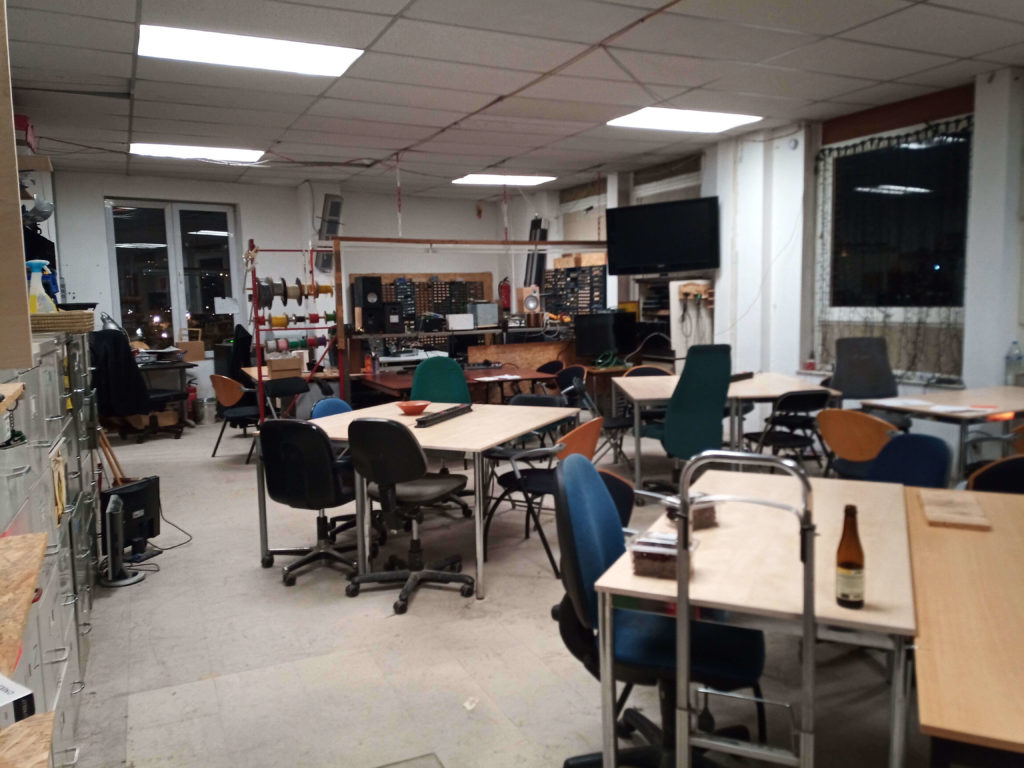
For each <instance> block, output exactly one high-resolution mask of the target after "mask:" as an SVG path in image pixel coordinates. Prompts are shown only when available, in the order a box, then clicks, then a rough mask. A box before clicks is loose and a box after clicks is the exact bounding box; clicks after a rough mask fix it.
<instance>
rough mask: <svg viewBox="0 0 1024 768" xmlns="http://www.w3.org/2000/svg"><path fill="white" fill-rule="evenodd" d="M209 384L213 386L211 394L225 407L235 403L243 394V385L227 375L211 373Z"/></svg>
mask: <svg viewBox="0 0 1024 768" xmlns="http://www.w3.org/2000/svg"><path fill="white" fill-rule="evenodd" d="M210 384H211V385H212V386H213V394H215V395H216V396H217V402H218V403H220V404H221V405H223V406H224V407H225V408H230V407H231V406H233V405H235V404H236V403H237V402H238V401H239V400H241V399H242V396H243V395H244V394H245V387H243V386H242V384H241V383H240V382H237V381H235V380H234V379H229V378H228V377H227V376H221V375H220V374H216V373H211V374H210Z"/></svg>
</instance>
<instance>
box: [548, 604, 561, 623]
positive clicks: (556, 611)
mask: <svg viewBox="0 0 1024 768" xmlns="http://www.w3.org/2000/svg"><path fill="white" fill-rule="evenodd" d="M561 615H562V604H561V603H559V604H558V605H552V606H551V619H552V621H559V620H560V617H561Z"/></svg>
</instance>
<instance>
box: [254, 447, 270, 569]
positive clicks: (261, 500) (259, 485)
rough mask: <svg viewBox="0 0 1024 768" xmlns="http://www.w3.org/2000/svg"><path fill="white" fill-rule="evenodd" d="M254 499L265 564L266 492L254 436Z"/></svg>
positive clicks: (261, 550) (261, 452) (261, 551)
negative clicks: (256, 506)
mask: <svg viewBox="0 0 1024 768" xmlns="http://www.w3.org/2000/svg"><path fill="white" fill-rule="evenodd" d="M254 439H255V440H256V499H257V505H258V507H259V511H260V562H263V563H265V562H266V561H267V558H269V557H270V546H269V545H268V544H267V490H266V484H265V483H264V481H263V451H262V450H261V447H260V437H259V435H256V437H255V438H254Z"/></svg>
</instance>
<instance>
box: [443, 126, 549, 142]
mask: <svg viewBox="0 0 1024 768" xmlns="http://www.w3.org/2000/svg"><path fill="white" fill-rule="evenodd" d="M461 125H463V124H462V123H460V126H461ZM441 137H443V138H442V139H441V140H442V141H448V142H455V141H457V142H460V143H462V144H467V145H469V144H477V145H482V146H495V145H502V146H509V147H539V146H541V145H542V144H545V143H547V142H548V141H550V140H551V137H550V136H545V135H544V134H538V133H517V132H515V131H474V130H466V129H465V128H461V127H460V128H451V129H449V130H447V131H445V132H444V133H442V134H441Z"/></svg>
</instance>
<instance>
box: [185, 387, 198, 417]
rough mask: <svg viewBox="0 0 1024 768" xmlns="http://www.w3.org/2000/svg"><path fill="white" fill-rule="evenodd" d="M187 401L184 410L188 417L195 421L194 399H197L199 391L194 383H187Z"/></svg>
mask: <svg viewBox="0 0 1024 768" xmlns="http://www.w3.org/2000/svg"><path fill="white" fill-rule="evenodd" d="M186 391H187V392H188V401H187V402H186V403H185V410H186V412H187V413H188V415H189V418H190V419H192V420H193V421H195V418H196V415H197V414H196V401H197V400H198V399H199V393H198V391H197V390H196V385H195V384H189V385H188V389H187V390H186Z"/></svg>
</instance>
